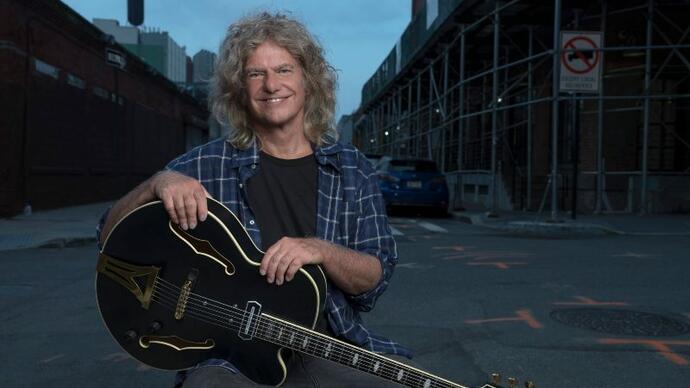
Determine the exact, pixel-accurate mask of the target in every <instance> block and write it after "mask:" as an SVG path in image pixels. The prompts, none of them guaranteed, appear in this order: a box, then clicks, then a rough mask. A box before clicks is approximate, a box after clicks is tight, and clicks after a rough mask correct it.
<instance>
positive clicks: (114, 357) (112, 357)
mask: <svg viewBox="0 0 690 388" xmlns="http://www.w3.org/2000/svg"><path fill="white" fill-rule="evenodd" d="M128 358H129V355H128V354H127V353H125V352H117V353H110V354H108V355H106V356H105V357H103V358H102V360H103V361H114V362H120V361H122V360H126V359H128Z"/></svg>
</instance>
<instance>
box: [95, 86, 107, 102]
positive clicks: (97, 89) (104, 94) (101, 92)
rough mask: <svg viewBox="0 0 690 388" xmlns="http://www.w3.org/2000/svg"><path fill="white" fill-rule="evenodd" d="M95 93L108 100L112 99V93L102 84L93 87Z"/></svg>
mask: <svg viewBox="0 0 690 388" xmlns="http://www.w3.org/2000/svg"><path fill="white" fill-rule="evenodd" d="M93 94H94V95H96V96H98V97H100V98H103V99H106V100H109V99H110V93H108V91H107V90H105V89H103V88H102V87H100V86H94V87H93Z"/></svg>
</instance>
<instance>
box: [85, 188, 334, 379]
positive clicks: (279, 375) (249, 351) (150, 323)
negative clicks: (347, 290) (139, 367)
mask: <svg viewBox="0 0 690 388" xmlns="http://www.w3.org/2000/svg"><path fill="white" fill-rule="evenodd" d="M208 209H209V212H208V213H209V214H208V217H207V219H206V221H204V222H201V223H199V225H198V226H197V227H196V228H195V229H193V230H191V229H190V230H187V231H183V230H181V229H180V228H179V227H177V226H176V225H175V224H172V223H171V222H170V219H169V216H168V214H167V212H166V211H165V209H164V208H163V205H162V203H161V202H152V203H149V204H146V205H144V206H142V207H140V208H138V209H136V210H135V211H133V212H132V213H130V214H129V215H127V216H126V217H125V218H123V219H122V220H121V221H120V222H119V223H118V224H117V225H116V227H115V228H113V230H112V232H111V233H110V234H109V235H108V238H107V240H106V242H105V244H104V246H103V250H102V251H101V255H100V258H99V264H98V275H97V278H96V294H97V299H98V307H99V309H100V312H101V316H102V317H103V321H104V322H105V325H106V326H107V328H108V330H109V331H110V334H111V335H112V336H113V338H114V339H115V340H116V341H117V342H118V343H119V344H120V346H121V347H122V348H123V349H124V350H125V351H126V352H127V353H129V354H130V355H132V356H133V357H135V358H136V359H138V360H139V361H141V362H143V363H145V364H147V365H150V366H153V367H156V368H161V369H169V370H180V369H187V368H190V367H193V366H194V365H196V364H197V363H199V362H201V361H204V360H206V359H209V358H222V359H227V360H230V362H232V363H233V365H235V366H236V367H237V368H238V369H239V370H240V371H241V372H242V373H243V374H244V375H246V376H247V377H249V378H250V379H252V380H253V381H255V382H258V383H262V384H271V385H279V384H280V383H282V381H283V380H284V379H285V376H286V367H285V362H284V359H283V358H284V357H286V356H287V352H288V351H287V350H285V349H283V348H282V347H281V346H279V345H275V344H273V343H270V342H266V341H261V340H258V339H256V338H254V334H255V332H256V330H257V326H260V324H259V323H258V321H257V319H258V316H259V315H260V314H270V315H273V316H278V317H281V318H282V319H284V320H285V321H287V322H291V323H294V324H296V325H299V326H302V327H305V328H309V329H313V328H314V327H315V325H316V320H317V319H318V317H319V316H321V312H322V311H323V306H324V300H325V296H326V278H325V276H324V274H323V272H322V270H321V268H320V267H318V266H306V267H304V268H303V269H301V270H300V271H298V273H297V274H296V275H295V277H294V279H293V280H292V281H290V282H286V283H284V284H283V285H282V286H276V285H274V284H269V283H268V282H266V279H265V277H264V276H261V274H259V263H260V261H261V259H262V257H263V252H262V251H260V250H259V249H258V248H257V247H256V246H255V245H254V244H253V242H252V241H251V239H250V237H249V235H248V234H247V232H246V231H245V230H244V228H243V227H242V225H241V224H240V222H239V220H238V219H237V218H236V217H235V215H234V214H232V213H231V212H230V211H229V210H228V209H227V208H225V207H224V206H223V205H222V204H220V203H218V202H216V201H215V200H212V199H209V200H208ZM208 306H213V307H217V308H218V309H217V310H216V311H217V312H214V313H212V314H211V313H203V314H202V312H203V311H206V310H205V309H206V307H208ZM240 312H241V314H240ZM227 328H234V329H235V331H234V332H233V331H229V330H228V329H227ZM258 330H262V328H261V327H259V328H258ZM267 330H270V328H268V329H267ZM283 353H285V354H283Z"/></svg>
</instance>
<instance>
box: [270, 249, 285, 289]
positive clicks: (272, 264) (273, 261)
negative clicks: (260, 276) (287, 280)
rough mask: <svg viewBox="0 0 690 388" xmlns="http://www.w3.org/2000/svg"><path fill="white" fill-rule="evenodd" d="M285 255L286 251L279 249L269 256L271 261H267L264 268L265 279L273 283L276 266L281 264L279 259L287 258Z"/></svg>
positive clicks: (276, 270)
mask: <svg viewBox="0 0 690 388" xmlns="http://www.w3.org/2000/svg"><path fill="white" fill-rule="evenodd" d="M287 256H288V252H284V251H283V250H280V251H278V252H276V254H274V255H273V257H271V261H270V262H269V263H268V267H267V268H266V280H267V281H268V282H269V283H273V282H275V281H276V280H277V279H276V275H277V273H278V266H279V265H280V264H281V261H283V260H287V259H288V257H287Z"/></svg>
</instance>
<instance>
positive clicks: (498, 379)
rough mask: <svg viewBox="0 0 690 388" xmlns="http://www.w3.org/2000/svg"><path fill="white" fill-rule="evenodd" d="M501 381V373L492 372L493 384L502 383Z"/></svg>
mask: <svg viewBox="0 0 690 388" xmlns="http://www.w3.org/2000/svg"><path fill="white" fill-rule="evenodd" d="M500 383H501V375H500V374H498V373H492V374H491V384H500Z"/></svg>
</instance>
